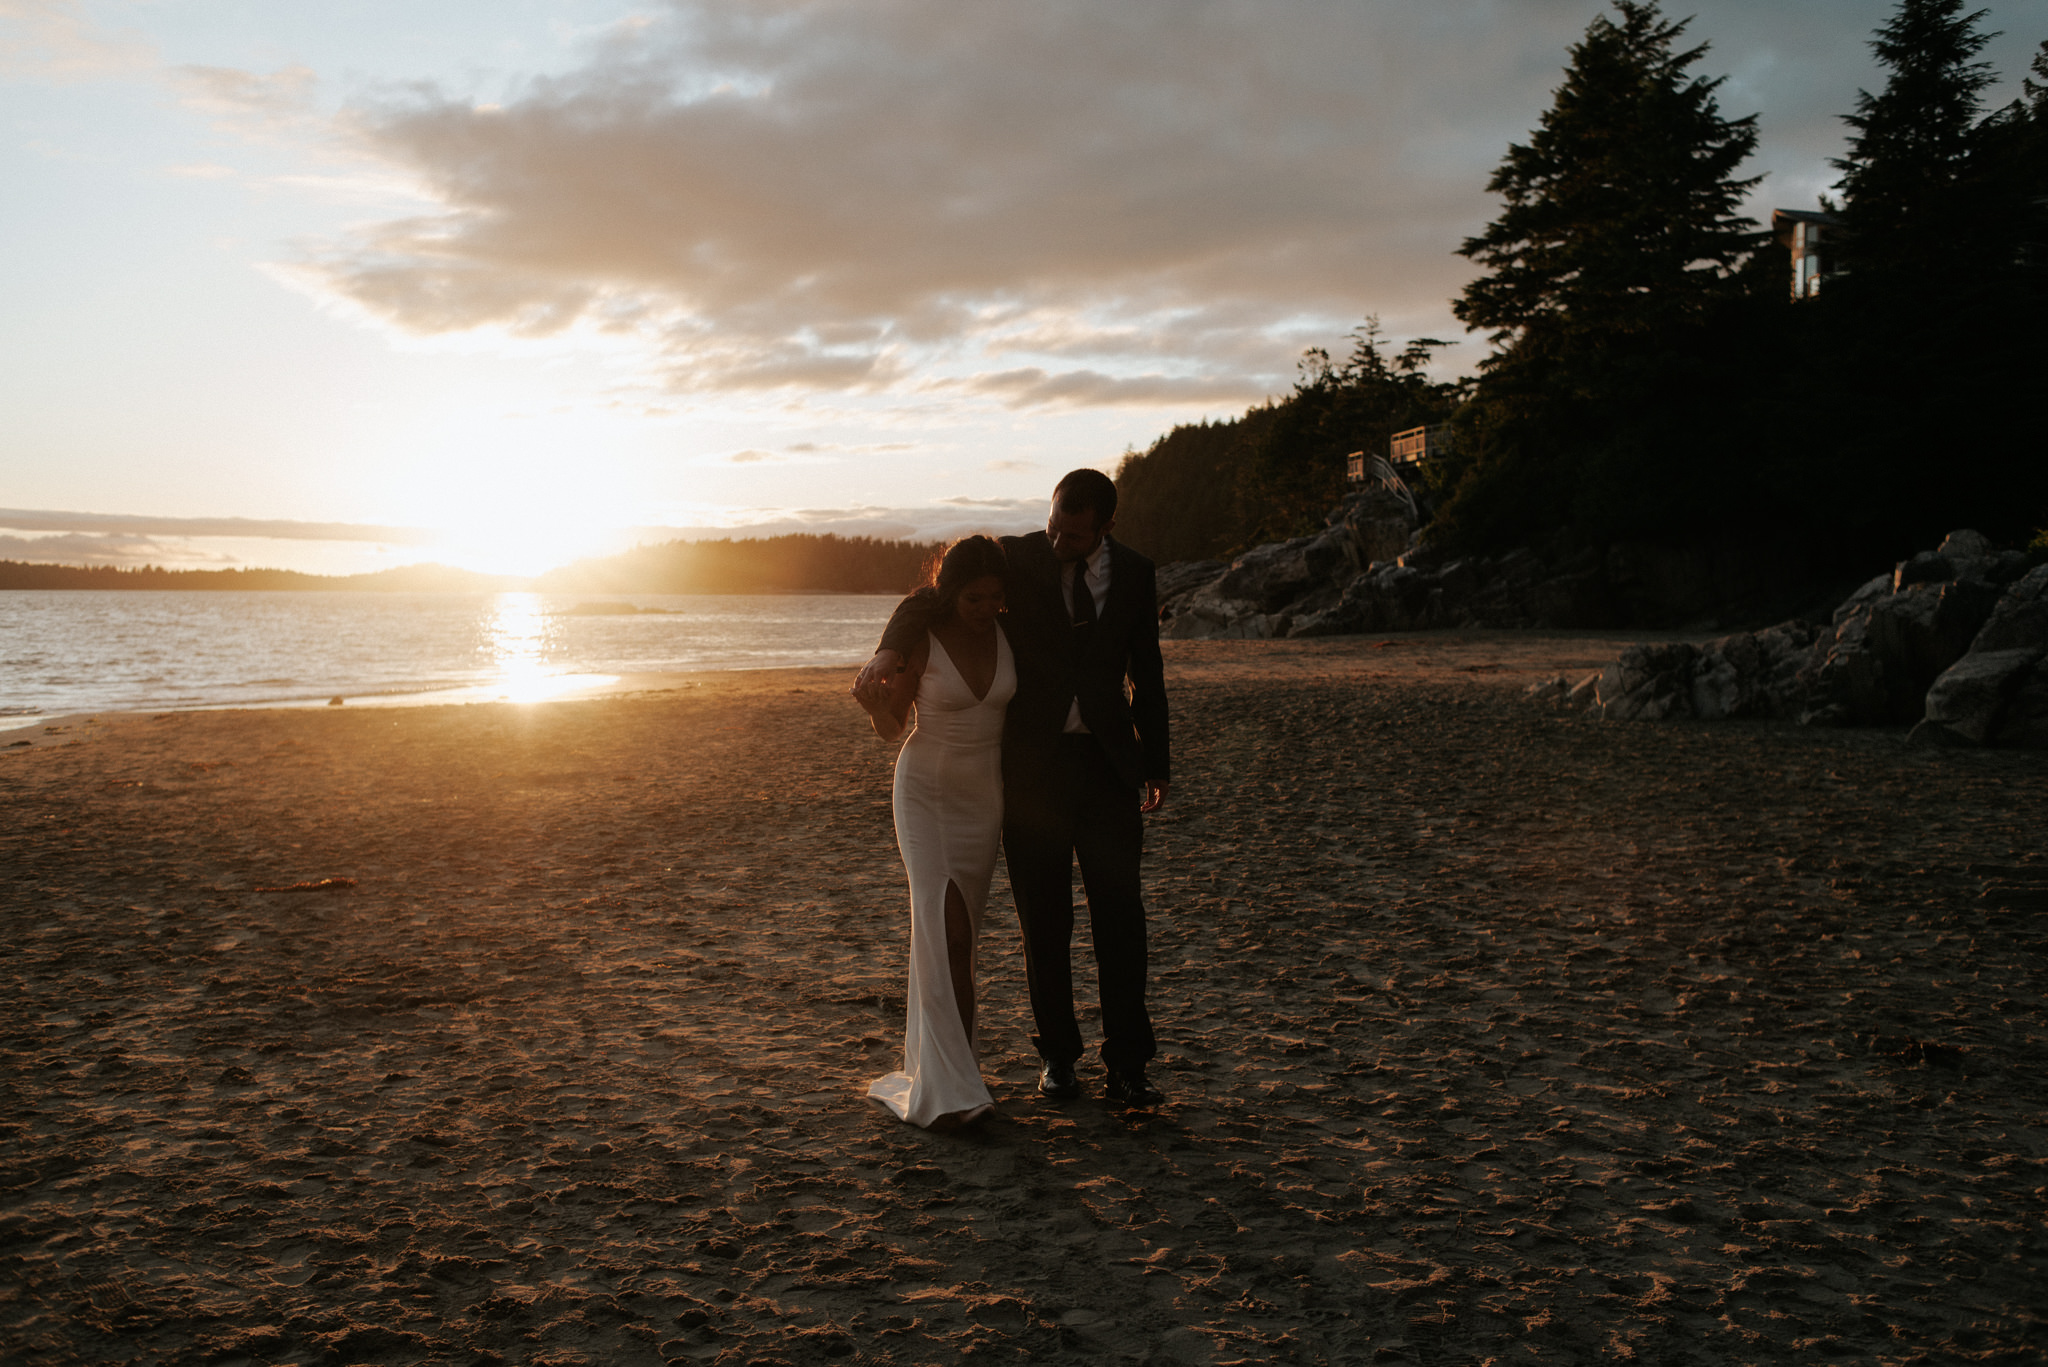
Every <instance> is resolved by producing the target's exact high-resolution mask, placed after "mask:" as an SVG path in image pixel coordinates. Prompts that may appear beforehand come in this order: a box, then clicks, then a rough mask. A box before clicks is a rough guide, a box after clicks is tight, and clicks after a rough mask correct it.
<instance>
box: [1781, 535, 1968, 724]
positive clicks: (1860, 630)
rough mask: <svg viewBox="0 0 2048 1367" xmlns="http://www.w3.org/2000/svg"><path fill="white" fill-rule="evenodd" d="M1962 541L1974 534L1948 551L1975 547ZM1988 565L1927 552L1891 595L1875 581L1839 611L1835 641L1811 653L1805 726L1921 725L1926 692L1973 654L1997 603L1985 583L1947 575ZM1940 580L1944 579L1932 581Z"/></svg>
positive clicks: (1897, 578) (1958, 538) (1898, 576)
mask: <svg viewBox="0 0 2048 1367" xmlns="http://www.w3.org/2000/svg"><path fill="white" fill-rule="evenodd" d="M1963 538H1976V533H1974V532H1971V533H1963V532H1954V533H1951V534H1950V536H1949V539H1948V540H1947V541H1945V542H1943V544H1944V545H1961V546H1963V547H1972V546H1974V545H1975V542H1974V541H1971V540H1966V539H1963ZM1976 539H1977V540H1981V538H1976ZM1986 563H1988V557H1981V556H1980V557H1960V556H1948V555H1938V554H1934V553H1931V552H1930V553H1925V554H1922V555H1917V556H1914V557H1913V558H1912V559H1911V560H1907V561H1904V562H1901V564H1900V566H1899V567H1898V569H1896V570H1895V571H1894V572H1893V575H1892V581H1891V582H1892V585H1893V587H1892V590H1891V591H1890V592H1889V593H1885V592H1882V591H1879V590H1877V589H1875V588H1874V585H1875V584H1876V583H1877V581H1875V580H1873V581H1872V582H1871V583H1870V584H1865V585H1864V586H1863V587H1862V588H1861V589H1858V590H1857V591H1856V593H1855V594H1854V595H1852V596H1851V598H1850V600H1849V601H1848V602H1846V603H1844V604H1843V605H1842V606H1841V608H1839V609H1837V610H1836V612H1835V630H1834V634H1833V636H1832V638H1831V639H1827V640H1824V641H1822V642H1821V643H1820V644H1818V645H1816V646H1815V648H1814V652H1813V658H1812V660H1811V661H1810V662H1809V664H1808V667H1807V669H1806V671H1805V674H1804V676H1803V678H1802V684H1803V686H1804V689H1805V692H1806V695H1807V706H1806V709H1805V711H1804V713H1803V714H1802V716H1801V720H1802V721H1805V722H1807V723H1808V724H1810V725H1852V726H1882V725H1907V724H1910V723H1912V722H1914V721H1916V720H1917V719H1919V718H1920V716H1921V715H1922V713H1923V710H1924V708H1923V701H1924V699H1925V698H1926V695H1927V690H1928V688H1929V687H1930V686H1932V684H1933V683H1934V681H1935V680H1936V679H1937V678H1939V677H1940V676H1941V674H1942V671H1944V670H1946V669H1947V668H1949V666H1951V665H1953V664H1954V663H1955V662H1956V661H1958V660H1960V659H1961V658H1962V657H1963V654H1964V652H1966V651H1967V650H1969V649H1970V646H1971V642H1972V640H1973V639H1974V638H1975V637H1976V635H1977V632H1978V630H1979V629H1980V628H1982V627H1983V625H1984V624H1985V622H1986V620H1987V619H1988V618H1989V617H1990V616H1991V611H1992V609H1993V608H1994V607H1995V606H1996V605H1997V603H1998V600H1999V597H2000V592H1999V588H1998V586H1997V585H1995V584H1993V583H1991V582H1989V581H1988V580H1985V579H1982V578H1978V577H1974V575H1972V577H1963V578H1953V577H1947V576H1951V575H1953V574H1954V573H1955V571H1956V570H1957V569H1958V568H1964V569H1970V570H1972V571H1974V570H1975V569H1976V568H1978V567H1980V566H1982V565H1984V564H1986ZM1916 566H1917V567H1919V568H1917V569H1915V568H1914V567H1916ZM1936 574H1940V575H1942V576H1944V577H1942V578H1933V577H1927V576H1933V575H1936Z"/></svg>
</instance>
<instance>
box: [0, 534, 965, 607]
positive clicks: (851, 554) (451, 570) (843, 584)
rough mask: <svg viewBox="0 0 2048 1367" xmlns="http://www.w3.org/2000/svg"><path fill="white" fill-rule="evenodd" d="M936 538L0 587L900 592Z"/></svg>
mask: <svg viewBox="0 0 2048 1367" xmlns="http://www.w3.org/2000/svg"><path fill="white" fill-rule="evenodd" d="M940 549H941V547H940V545H939V543H936V542H932V543H926V542H918V541H888V540H883V539H881V538H879V537H869V536H835V535H832V534H830V533H824V534H815V535H814V534H811V533H806V532H797V533H791V534H789V535H784V536H770V537H761V538H758V539H733V538H722V539H720V540H716V541H667V542H663V543H661V544H659V545H653V546H635V547H634V548H633V549H632V550H629V551H624V552H621V553H620V554H618V555H611V556H602V557H597V558H592V559H587V560H578V561H576V562H575V563H574V564H571V565H564V566H562V567H560V568H557V569H552V570H549V571H548V572H547V573H545V574H541V575H534V576H518V575H503V574H480V573H478V572H476V571H474V570H464V569H457V568H456V567H454V566H452V565H437V564H421V565H404V566H400V567H398V568H395V569H388V570H378V571H377V572H375V573H373V574H345V575H329V574H303V573H300V572H299V571H297V570H271V569H225V570H176V569H166V568H164V567H162V566H158V565H144V566H141V567H139V568H135V569H126V568H121V567H118V566H113V565H57V564H40V563H35V562H30V561H21V560H0V590H8V589H15V590H21V589H125V590H137V589H142V590H183V591H187V592H190V591H194V590H199V591H228V592H298V593H307V592H312V593H333V592H372V593H511V592H527V591H530V592H537V593H585V594H588V593H614V594H617V593H902V592H904V591H906V590H908V589H910V588H912V587H914V586H915V585H916V584H917V583H918V582H920V580H921V578H922V576H923V573H924V568H925V565H926V564H927V563H928V562H929V561H930V560H931V558H932V557H933V556H934V555H935V554H936V553H937V552H938V551H939V550H940Z"/></svg>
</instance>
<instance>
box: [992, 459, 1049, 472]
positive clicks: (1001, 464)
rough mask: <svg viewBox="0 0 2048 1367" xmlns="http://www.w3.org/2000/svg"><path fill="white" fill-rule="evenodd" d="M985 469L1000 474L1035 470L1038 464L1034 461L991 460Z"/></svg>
mask: <svg viewBox="0 0 2048 1367" xmlns="http://www.w3.org/2000/svg"><path fill="white" fill-rule="evenodd" d="M986 468H987V469H989V470H993V471H995V472H996V473H998V474H1002V473H1008V472H1014V471H1019V470H1036V469H1037V468H1038V462H1037V461H1035V460H992V461H990V462H989V463H988V465H987V466H986Z"/></svg>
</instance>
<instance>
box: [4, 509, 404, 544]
mask: <svg viewBox="0 0 2048 1367" xmlns="http://www.w3.org/2000/svg"><path fill="white" fill-rule="evenodd" d="M0 528H4V529H7V530H10V531H17V532H89V533H98V534H102V535H120V536H130V537H151V536H173V537H192V536H211V537H256V538H267V539H272V540H284V541H371V542H377V543H379V544H382V545H391V546H424V545H431V544H433V543H435V542H436V541H438V540H439V539H440V536H439V534H438V533H435V532H432V531H429V530H427V529H425V528H422V527H383V526H374V525H369V524H364V523H358V522H296V521H289V520H285V519H280V518H252V517H145V516H139V515H131V514H126V513H69V512H51V511H47V510H34V509H27V508H0ZM35 544H38V545H40V544H44V543H43V542H42V541H41V540H40V539H39V540H37V541H36V543H35Z"/></svg>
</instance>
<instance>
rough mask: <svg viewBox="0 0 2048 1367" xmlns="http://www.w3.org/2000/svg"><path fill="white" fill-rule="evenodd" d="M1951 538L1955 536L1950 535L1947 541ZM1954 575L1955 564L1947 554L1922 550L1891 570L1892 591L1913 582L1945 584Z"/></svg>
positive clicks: (1944, 543) (1909, 585) (1909, 586)
mask: <svg viewBox="0 0 2048 1367" xmlns="http://www.w3.org/2000/svg"><path fill="white" fill-rule="evenodd" d="M1953 540H1955V537H1954V536H1950V537H1949V541H1953ZM1942 544H1943V545H1946V544H1948V543H1947V542H1943V543H1942ZM1955 577H1956V567H1955V564H1954V562H1953V561H1951V560H1950V559H1949V558H1948V557H1947V556H1945V555H1943V554H1942V553H1941V552H1940V551H1922V552H1920V554H1918V555H1916V556H1914V557H1913V558H1912V559H1911V560H1901V561H1900V562H1899V563H1898V567H1897V568H1896V569H1894V570H1893V571H1892V592H1893V593H1897V592H1898V591H1899V590H1901V589H1905V588H1911V587H1912V586H1913V585H1915V584H1946V583H1947V582H1948V581H1949V580H1951V579H1953V578H1955Z"/></svg>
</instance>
